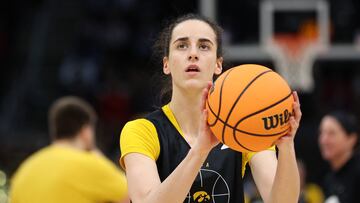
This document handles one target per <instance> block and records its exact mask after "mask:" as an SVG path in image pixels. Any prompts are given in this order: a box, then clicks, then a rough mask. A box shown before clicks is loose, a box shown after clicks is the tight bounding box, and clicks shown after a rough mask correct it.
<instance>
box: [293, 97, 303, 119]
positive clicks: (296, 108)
mask: <svg viewBox="0 0 360 203" xmlns="http://www.w3.org/2000/svg"><path fill="white" fill-rule="evenodd" d="M293 109H294V115H293V116H294V117H295V120H296V122H298V123H300V120H301V117H302V113H301V109H300V104H299V103H297V102H294V103H293Z"/></svg>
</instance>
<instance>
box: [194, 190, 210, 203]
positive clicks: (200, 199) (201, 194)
mask: <svg viewBox="0 0 360 203" xmlns="http://www.w3.org/2000/svg"><path fill="white" fill-rule="evenodd" d="M193 199H194V202H196V203H205V202H210V200H211V197H210V195H208V193H206V192H205V191H198V192H195V194H194V195H193Z"/></svg>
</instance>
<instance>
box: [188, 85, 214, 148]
mask: <svg viewBox="0 0 360 203" xmlns="http://www.w3.org/2000/svg"><path fill="white" fill-rule="evenodd" d="M211 87H212V82H210V81H209V82H208V84H207V86H206V88H204V90H203V92H202V97H201V105H200V111H201V116H200V117H201V118H200V119H201V120H200V126H199V135H198V137H197V139H196V143H195V145H194V147H193V149H195V150H197V152H199V153H201V154H208V153H209V152H210V150H211V149H212V148H214V147H215V146H216V145H218V144H219V142H220V141H219V140H218V139H217V138H216V137H215V135H214V134H213V133H212V131H211V130H210V127H209V124H208V110H207V109H206V101H207V98H208V93H209V90H210V88H211Z"/></svg>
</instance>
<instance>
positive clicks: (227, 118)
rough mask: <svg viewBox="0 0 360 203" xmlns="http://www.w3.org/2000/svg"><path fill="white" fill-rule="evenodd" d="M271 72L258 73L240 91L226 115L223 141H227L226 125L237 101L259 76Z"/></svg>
mask: <svg viewBox="0 0 360 203" xmlns="http://www.w3.org/2000/svg"><path fill="white" fill-rule="evenodd" d="M269 72H273V71H272V70H267V71H264V72H262V73H260V74H259V75H257V76H256V77H254V78H253V79H252V80H251V81H250V82H249V83H248V84H247V85H246V86H245V88H244V89H243V91H242V92H241V93H240V95H239V96H238V97H237V98H236V100H235V102H234V103H233V106H232V107H231V109H230V111H229V113H228V115H227V117H226V120H225V125H224V127H223V130H222V135H221V136H222V141H223V143H225V134H224V133H225V127H226V125H227V122H228V120H229V118H230V115H231V113H232V111H233V110H234V108H235V106H236V104H237V102H238V101H239V100H240V98H241V96H242V95H243V94H244V93H245V92H246V90H247V89H248V88H249V87H250V86H251V84H253V83H254V82H255V81H256V80H257V79H258V78H259V77H261V76H262V75H264V74H266V73H269ZM221 96H222V95H220V97H221Z"/></svg>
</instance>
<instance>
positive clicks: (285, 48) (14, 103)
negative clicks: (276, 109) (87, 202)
mask: <svg viewBox="0 0 360 203" xmlns="http://www.w3.org/2000/svg"><path fill="white" fill-rule="evenodd" d="M289 2H290V6H289ZM296 2H297V3H296ZM284 5H285V6H284ZM0 8H1V12H0V15H1V18H0V70H1V71H0V202H1V201H3V202H5V201H6V200H5V199H6V193H7V188H8V184H9V178H10V177H11V175H12V174H13V173H14V171H15V170H16V169H17V167H18V166H19V164H20V163H21V162H22V161H23V160H24V159H25V158H27V157H28V156H29V155H30V154H31V153H33V152H35V151H36V150H38V149H40V148H41V147H43V146H46V145H48V144H49V143H50V139H49V136H48V132H47V110H48V107H49V105H50V104H51V103H52V102H53V101H54V100H55V99H57V98H59V97H61V96H64V95H69V94H71V95H78V96H80V97H82V98H84V99H86V100H87V101H89V102H90V103H91V104H92V105H93V106H94V107H95V108H96V110H97V112H98V114H99V117H100V120H99V128H98V145H99V147H100V149H101V150H102V151H103V152H104V153H105V154H106V155H107V156H108V157H109V158H110V159H112V160H113V161H114V162H117V160H118V158H119V153H120V152H119V144H118V143H119V133H120V131H121V129H122V127H123V125H124V123H125V122H126V121H128V120H130V119H133V118H136V117H137V116H139V115H143V114H144V113H146V112H149V111H152V110H153V109H154V107H155V106H158V105H159V103H158V102H157V101H158V99H157V97H156V96H157V90H158V89H159V85H160V84H159V81H158V80H157V79H155V78H156V77H154V75H156V74H161V67H162V66H161V63H160V62H161V61H160V60H159V59H157V58H155V57H154V56H153V54H152V45H153V43H154V41H155V39H156V38H157V34H158V33H159V31H160V29H161V28H162V25H163V23H164V22H166V21H167V20H170V19H171V18H173V17H176V16H178V15H181V14H185V13H189V12H194V13H200V14H203V15H205V16H208V17H209V18H212V19H214V20H216V21H217V22H218V23H219V24H220V25H221V26H222V27H223V28H224V31H225V33H224V42H225V61H226V64H225V65H226V66H225V68H230V67H233V66H235V65H240V64H243V63H258V64H263V65H266V66H268V67H270V68H272V69H274V70H276V71H278V72H280V73H281V74H282V75H284V77H285V78H287V80H288V81H289V83H290V85H291V86H292V88H293V89H295V90H297V91H298V93H299V95H300V99H301V104H302V106H301V107H302V111H303V119H302V122H301V126H300V129H299V131H298V134H297V137H296V149H297V156H298V157H299V158H300V159H302V160H303V162H304V164H305V165H306V168H307V181H310V182H314V183H319V184H320V183H321V181H322V178H323V174H324V172H326V171H327V170H328V166H327V165H326V164H325V162H324V161H323V160H322V159H321V156H320V153H319V149H318V144H317V136H318V124H319V121H320V118H321V116H322V115H323V114H324V113H326V112H328V111H330V110H332V109H336V108H343V109H347V110H350V111H352V112H354V113H356V114H357V115H358V116H360V105H359V104H360V21H359V19H360V1H359V0H341V1H339V0H323V1H316V0H295V1H291V0H282V1H280V0H277V1H276V0H272V1H270V0H263V1H260V0H242V1H216V0H182V1H174V0H166V1H165V0H152V1H146V0H27V1H24V0H12V1H6V2H2V3H1V7H0ZM269 16H270V17H271V18H269ZM276 45H278V47H277V49H276ZM311 45H315V47H316V49H312V50H313V51H312V52H311V54H307V51H308V50H307V49H306V47H311ZM279 47H280V49H279ZM314 50H315V51H314ZM309 53H310V52H309ZM284 64H285V65H284ZM283 66H284V67H291V68H288V69H284V68H283ZM225 70H226V69H225ZM286 75H287V76H286ZM294 78H295V80H294ZM300 78H301V79H300ZM297 79H298V80H297ZM297 81H301V82H300V83H299V82H298V83H297Z"/></svg>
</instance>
